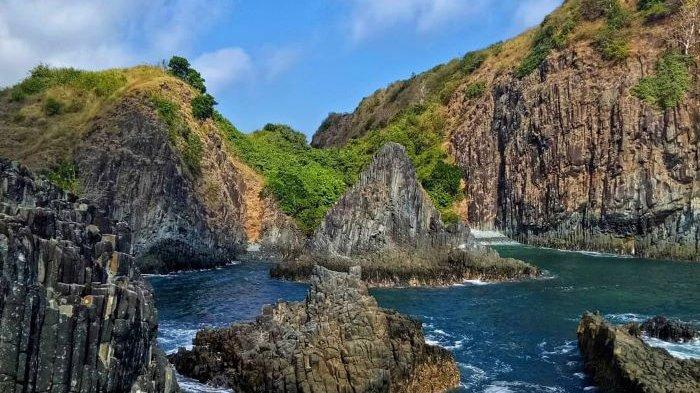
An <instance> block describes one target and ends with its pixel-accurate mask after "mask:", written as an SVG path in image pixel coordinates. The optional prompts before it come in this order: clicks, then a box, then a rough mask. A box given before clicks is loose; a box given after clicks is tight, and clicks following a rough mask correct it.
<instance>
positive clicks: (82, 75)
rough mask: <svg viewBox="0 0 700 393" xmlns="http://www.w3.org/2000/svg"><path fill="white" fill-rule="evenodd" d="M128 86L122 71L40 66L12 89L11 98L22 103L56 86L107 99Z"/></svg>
mask: <svg viewBox="0 0 700 393" xmlns="http://www.w3.org/2000/svg"><path fill="white" fill-rule="evenodd" d="M125 84H126V76H125V75H124V73H123V72H122V70H105V71H81V70H76V69H74V68H50V67H48V66H46V65H43V64H40V65H38V66H36V67H34V69H32V70H31V71H30V73H29V76H28V77H27V78H25V79H24V80H23V81H22V82H20V83H18V84H17V85H15V86H13V87H12V90H11V92H10V97H11V99H12V100H13V101H22V100H24V99H25V98H26V97H28V96H31V95H34V94H38V93H42V92H44V91H46V90H48V89H50V88H52V87H55V86H66V87H72V88H75V89H78V90H82V91H92V92H94V93H95V94H96V95H97V96H98V97H107V96H110V95H112V94H113V93H114V92H116V91H117V90H118V89H119V88H121V87H122V86H124V85H125Z"/></svg>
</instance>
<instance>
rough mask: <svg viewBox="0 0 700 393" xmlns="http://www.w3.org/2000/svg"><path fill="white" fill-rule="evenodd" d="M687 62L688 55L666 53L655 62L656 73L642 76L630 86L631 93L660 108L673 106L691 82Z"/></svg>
mask: <svg viewBox="0 0 700 393" xmlns="http://www.w3.org/2000/svg"><path fill="white" fill-rule="evenodd" d="M689 63H690V59H689V58H688V56H685V55H683V54H681V53H678V52H668V53H666V54H665V55H664V56H663V57H661V59H659V61H658V62H657V63H656V74H655V75H653V76H649V77H646V78H642V79H641V80H640V81H639V83H638V84H637V85H636V86H635V87H634V88H632V94H634V95H635V96H636V97H638V98H640V99H642V100H644V101H646V102H648V103H650V104H652V105H655V106H657V107H658V108H660V109H667V108H672V107H675V106H676V105H678V103H679V102H680V101H681V100H682V99H683V96H684V95H685V93H686V92H687V91H688V90H689V89H690V86H691V83H692V77H691V75H690V72H689V71H688V64H689Z"/></svg>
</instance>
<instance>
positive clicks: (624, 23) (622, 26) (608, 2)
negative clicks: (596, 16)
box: [596, 0, 631, 61]
mask: <svg viewBox="0 0 700 393" xmlns="http://www.w3.org/2000/svg"><path fill="white" fill-rule="evenodd" d="M603 3H604V5H605V18H606V22H605V26H604V27H603V28H602V29H601V30H600V32H598V35H597V37H596V47H597V48H598V50H599V51H600V54H601V56H602V57H603V58H604V59H605V60H614V61H619V60H622V59H625V58H627V56H628V55H629V38H628V34H627V31H626V28H627V27H628V26H629V23H630V19H631V18H630V13H629V12H628V11H627V10H626V9H625V7H624V6H622V4H621V3H620V1H619V0H604V1H603Z"/></svg>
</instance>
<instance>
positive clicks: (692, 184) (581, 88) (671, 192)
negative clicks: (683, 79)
mask: <svg viewBox="0 0 700 393" xmlns="http://www.w3.org/2000/svg"><path fill="white" fill-rule="evenodd" d="M575 3H576V2H575V1H573V0H572V1H568V2H565V4H564V7H567V6H568V7H574V5H575ZM588 3H593V2H588ZM627 3H629V2H627ZM630 8H631V7H630ZM561 12H563V10H558V11H556V12H555V13H561ZM593 23H594V22H587V21H579V24H580V25H581V32H580V33H578V34H577V33H576V32H575V33H573V35H574V36H575V37H572V39H571V40H570V42H567V45H566V47H565V48H562V49H558V50H554V51H553V52H552V53H551V54H550V56H549V57H548V58H547V59H546V60H545V61H544V62H543V63H542V64H541V65H540V67H539V68H538V69H537V70H535V71H534V72H533V73H532V74H531V75H529V76H526V77H524V78H522V79H521V78H518V77H517V76H516V75H515V73H514V72H513V70H514V69H515V67H516V66H517V64H518V62H519V61H520V59H521V58H522V57H523V56H524V55H525V54H526V53H527V52H526V50H527V49H525V50H524V48H529V47H530V46H531V45H532V41H533V37H534V36H535V35H536V32H532V31H531V32H527V33H525V34H523V35H522V36H520V37H517V38H515V39H513V40H510V41H507V42H504V43H501V44H498V45H496V47H497V49H496V50H492V51H489V50H487V51H485V52H484V53H486V52H488V53H489V55H488V56H489V57H488V58H487V59H486V60H485V61H484V63H483V65H482V66H481V67H480V68H479V69H478V70H476V71H475V72H474V73H473V74H471V75H469V76H468V77H463V76H459V75H460V74H459V72H461V71H460V70H459V69H457V71H455V72H454V73H453V74H450V75H442V76H441V77H434V75H438V74H439V73H440V72H443V74H444V71H443V70H444V69H449V68H450V67H452V68H456V67H453V65H452V63H454V62H455V61H453V62H450V63H447V64H445V65H443V66H440V67H436V68H435V69H433V70H430V71H428V72H426V73H423V74H420V75H417V76H415V77H413V78H411V79H409V80H406V81H401V82H396V83H394V84H392V85H390V86H389V87H387V88H386V89H381V90H379V91H378V92H376V93H375V94H373V95H372V96H370V97H368V98H366V99H364V100H363V101H362V102H361V103H360V105H359V106H358V107H357V109H356V110H355V112H353V113H351V114H344V115H339V114H334V115H332V116H331V117H329V118H328V119H327V120H326V121H325V122H324V123H323V125H322V126H321V127H320V128H319V130H318V131H317V133H316V135H314V138H313V142H314V145H315V146H322V147H324V146H341V145H343V144H345V143H347V142H348V141H350V140H351V139H352V138H357V137H361V136H362V135H364V134H366V133H368V132H370V130H374V129H378V128H381V127H383V126H385V125H387V124H389V123H390V122H391V120H392V119H393V118H394V117H395V116H397V115H399V114H400V113H401V111H402V110H407V109H410V108H413V107H416V106H420V105H422V104H423V103H424V101H426V100H427V98H426V91H428V92H430V91H431V89H432V91H435V92H441V91H442V90H441V89H447V88H449V86H448V82H449V83H454V82H455V80H456V81H458V82H459V86H458V87H457V88H456V89H455V92H454V93H453V94H451V95H450V96H449V97H447V99H446V104H445V111H446V113H447V114H446V116H445V117H446V119H445V124H446V126H445V132H444V134H445V135H446V136H447V137H446V138H445V139H446V145H447V146H448V150H449V151H450V153H451V155H452V156H453V157H454V159H455V161H456V163H457V164H458V165H459V166H460V167H461V168H462V170H463V173H464V181H465V184H466V194H467V196H468V204H467V207H466V209H465V212H464V216H463V218H464V219H465V220H466V221H468V223H469V225H470V226H472V227H477V228H482V229H498V230H500V231H502V232H504V233H505V234H507V235H508V236H510V237H512V238H515V239H516V240H519V241H522V242H526V243H530V244H534V245H543V246H550V247H555V248H567V249H593V250H600V251H608V252H615V253H625V254H635V255H640V256H648V257H655V258H673V259H686V260H698V259H699V258H700V230H699V228H700V191H699V190H700V164H699V161H698V157H699V154H700V153H699V152H700V149H699V146H700V145H699V144H700V139H699V137H698V135H699V133H698V126H697V125H698V119H700V109H699V108H700V95H698V92H700V78H698V68H697V66H693V67H691V69H690V71H691V76H692V79H693V82H692V85H691V87H690V89H689V90H688V93H687V94H686V97H685V99H684V100H683V101H681V102H680V103H679V104H678V105H677V106H675V107H673V108H668V109H665V110H659V109H657V108H655V107H652V106H651V105H649V104H647V103H646V102H643V101H642V100H640V99H638V98H637V97H634V96H633V95H632V94H631V89H632V88H633V87H634V86H635V85H636V84H637V83H638V82H639V80H640V79H641V78H642V77H646V76H649V75H651V74H653V73H654V67H655V64H656V62H657V61H658V59H659V58H660V56H661V55H662V54H663V53H664V51H666V50H668V42H672V39H671V38H670V35H671V34H672V33H673V31H675V30H678V29H679V27H677V26H674V25H673V24H674V23H675V22H674V19H673V18H668V19H665V20H661V21H657V22H655V23H648V24H643V25H642V26H636V27H634V28H633V29H632V30H631V31H630V40H631V42H630V47H631V48H632V52H631V53H630V56H629V57H627V58H626V59H625V60H621V61H618V62H610V61H606V60H604V59H602V58H601V56H600V54H599V53H598V52H597V50H596V49H595V45H596V44H595V39H594V38H591V34H590V31H592V30H593V29H596V28H597V26H596V25H595V24H593ZM698 53H699V51H698V50H696V51H695V52H693V54H692V56H693V59H694V61H695V64H698V60H700V58H699V57H698ZM456 78H457V79H456ZM474 83H483V85H481V86H484V92H483V94H481V95H476V96H474V95H471V94H473V90H470V86H474ZM436 94H437V93H436Z"/></svg>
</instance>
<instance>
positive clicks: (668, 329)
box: [640, 315, 700, 342]
mask: <svg viewBox="0 0 700 393" xmlns="http://www.w3.org/2000/svg"><path fill="white" fill-rule="evenodd" d="M640 329H641V330H642V331H644V333H646V334H647V335H649V336H650V337H656V338H658V339H661V340H664V341H674V342H684V341H690V340H694V339H696V338H700V328H698V326H696V325H693V324H691V323H685V322H681V321H677V320H671V319H668V318H666V317H664V316H661V315H658V316H655V317H654V318H650V319H647V320H646V321H644V322H643V323H642V324H641V326H640Z"/></svg>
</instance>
